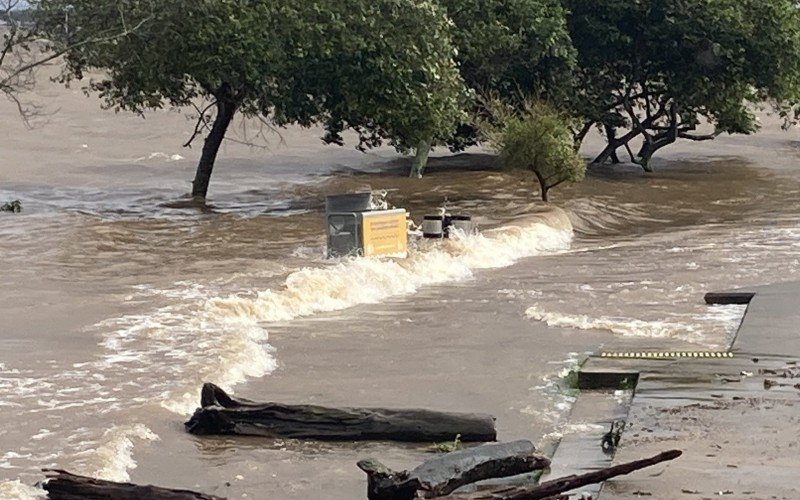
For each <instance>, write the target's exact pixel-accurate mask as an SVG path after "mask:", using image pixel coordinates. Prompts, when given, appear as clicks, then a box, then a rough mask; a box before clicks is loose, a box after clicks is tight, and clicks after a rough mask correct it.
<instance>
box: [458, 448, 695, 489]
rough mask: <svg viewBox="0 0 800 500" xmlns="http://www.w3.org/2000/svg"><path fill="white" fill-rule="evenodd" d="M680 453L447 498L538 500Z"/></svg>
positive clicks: (676, 455)
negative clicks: (535, 483)
mask: <svg viewBox="0 0 800 500" xmlns="http://www.w3.org/2000/svg"><path fill="white" fill-rule="evenodd" d="M682 453H683V452H681V451H680V450H670V451H665V452H663V453H659V454H658V455H655V456H653V457H650V458H645V459H643V460H635V461H633V462H627V463H624V464H619V465H615V466H613V467H608V468H606V469H600V470H597V471H594V472H588V473H586V474H580V475H573V476H567V477H562V478H559V479H554V480H552V481H547V482H544V483H542V484H539V485H537V486H512V487H505V488H495V489H491V490H484V491H477V492H475V493H464V494H457V495H452V496H450V497H448V498H451V499H453V500H541V499H544V498H551V497H553V496H556V495H560V494H561V493H564V492H567V491H572V490H574V489H576V488H580V487H581V486H586V485H587V484H595V483H600V482H603V481H607V480H609V479H611V478H614V477H617V476H622V475H625V474H630V473H631V472H634V471H637V470H639V469H644V468H645V467H650V466H652V465H656V464H660V463H661V462H666V461H668V460H674V459H676V458H678V457H679V456H681V454H682Z"/></svg>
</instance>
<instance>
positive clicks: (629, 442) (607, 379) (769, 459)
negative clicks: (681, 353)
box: [554, 283, 800, 500]
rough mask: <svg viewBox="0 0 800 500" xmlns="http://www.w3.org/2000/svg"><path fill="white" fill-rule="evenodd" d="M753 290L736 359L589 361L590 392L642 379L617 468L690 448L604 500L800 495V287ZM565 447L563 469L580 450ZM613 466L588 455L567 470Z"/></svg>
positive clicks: (616, 483) (626, 481) (607, 487)
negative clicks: (565, 459) (662, 453)
mask: <svg viewBox="0 0 800 500" xmlns="http://www.w3.org/2000/svg"><path fill="white" fill-rule="evenodd" d="M749 291H752V292H755V295H754V296H753V298H752V299H751V300H750V303H749V305H748V308H747V312H746V314H745V316H744V319H743V321H742V324H741V326H740V327H739V330H738V333H737V335H736V338H735V340H734V343H733V346H732V348H731V353H732V354H733V356H732V357H702V358H700V357H687V358H685V357H678V358H663V359H609V358H601V357H593V358H590V359H589V360H588V361H587V362H586V364H584V366H583V367H582V369H581V382H582V383H583V384H584V385H586V386H590V385H594V386H595V387H599V388H603V387H609V388H610V387H613V386H615V385H618V384H619V383H620V381H622V380H626V381H627V382H630V380H634V381H635V382H636V388H635V395H634V397H633V400H632V403H631V407H630V411H629V414H628V423H627V427H626V429H625V432H624V434H623V437H622V441H621V443H620V447H619V448H618V449H617V451H616V454H615V456H614V458H613V460H611V459H609V461H608V462H613V463H614V464H618V463H622V462H627V461H630V460H636V459H640V458H644V457H648V456H651V455H655V454H657V453H659V452H662V451H665V450H669V449H675V448H677V449H681V450H683V452H684V454H683V456H682V457H680V458H678V459H677V460H675V461H673V462H668V463H665V464H662V465H659V466H655V467H652V468H650V469H646V470H643V471H639V472H636V473H633V474H631V475H629V476H623V477H620V478H617V479H616V480H612V481H608V482H607V483H605V484H604V485H603V486H602V488H601V489H600V493H599V497H600V498H602V499H603V500H605V499H610V498H620V499H629V498H663V499H687V500H691V499H712V498H726V499H734V498H736V499H741V498H747V499H798V498H800V480H799V479H798V476H800V366H798V363H800V283H791V284H781V285H774V286H766V287H760V288H756V289H753V290H749ZM637 377H638V381H637ZM589 394H591V393H589ZM589 394H587V397H595V396H590V395H589ZM579 402H580V398H579ZM602 418H605V417H601V418H600V419H599V420H602ZM587 439H588V440H590V441H594V442H596V445H595V446H596V447H597V448H599V442H597V441H595V439H596V436H588V437H587V436H584V443H583V445H582V446H583V447H585V442H586V441H587ZM572 441H573V442H574V441H580V438H579V437H577V438H576V437H573V438H572ZM565 445H566V448H564V449H561V447H559V450H557V452H556V456H554V463H555V464H557V463H558V461H559V455H560V456H561V457H566V458H567V459H569V457H570V456H572V455H575V454H576V453H575V452H576V451H578V450H579V449H580V447H578V448H576V449H575V450H570V448H571V447H572V448H575V444H574V443H573V444H570V442H569V441H568V442H566V443H565ZM590 455H591V454H590ZM595 455H596V453H595ZM608 462H606V463H599V464H598V463H597V460H596V459H595V458H589V459H588V460H587V461H586V463H584V464H583V465H582V466H581V465H577V464H576V465H575V466H574V467H572V468H571V470H565V471H560V472H564V473H578V472H585V471H586V470H587V469H592V468H597V467H599V466H607V465H608ZM559 475H562V474H559ZM593 493H595V498H597V492H596V491H594V492H593Z"/></svg>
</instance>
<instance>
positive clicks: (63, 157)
mask: <svg viewBox="0 0 800 500" xmlns="http://www.w3.org/2000/svg"><path fill="white" fill-rule="evenodd" d="M39 99H41V100H43V101H45V102H47V103H49V104H50V105H51V106H52V107H53V108H60V110H59V112H58V113H55V114H53V115H52V116H50V117H49V118H48V120H49V123H48V124H46V125H45V126H43V127H42V128H40V129H37V130H32V131H31V130H26V129H25V128H24V127H23V126H22V125H21V124H20V123H18V122H16V121H15V120H14V119H13V109H12V108H11V107H10V106H8V105H5V104H4V105H3V107H2V108H0V112H2V113H3V116H6V117H12V119H8V118H7V119H6V120H4V123H3V125H2V128H3V132H4V137H6V138H7V139H6V140H5V141H4V143H3V144H2V145H0V151H2V155H0V158H2V160H0V201H6V200H10V199H16V198H19V199H20V200H22V203H23V207H24V211H23V212H22V213H21V214H17V215H9V214H0V242H1V243H0V246H1V247H2V249H3V259H2V260H0V318H2V321H1V322H0V419H2V421H3V422H7V423H8V425H5V426H3V428H2V429H0V480H2V481H5V482H3V483H2V484H0V497H3V498H6V497H10V498H13V497H15V496H22V495H23V494H27V493H24V492H28V493H30V490H28V489H26V488H23V487H22V486H21V484H33V483H35V482H36V481H37V480H39V479H41V474H40V473H39V472H38V471H39V469H40V468H42V467H63V468H66V469H68V470H71V471H74V472H78V473H83V474H90V475H98V476H101V477H104V478H108V479H113V480H127V479H132V480H134V481H136V482H144V483H151V482H152V483H159V484H163V485H169V486H175V487H189V488H196V489H200V490H203V491H206V492H208V493H215V494H220V495H226V496H229V497H231V498H298V499H299V498H330V499H352V498H363V492H364V489H365V481H364V477H363V473H361V472H360V471H359V470H358V469H357V468H356V467H355V462H356V460H358V459H359V458H363V457H365V456H368V455H374V456H376V457H379V458H381V459H382V460H383V461H385V462H386V463H387V464H388V465H390V466H393V467H397V468H401V467H407V466H409V465H412V464H414V463H415V462H417V461H419V460H421V459H423V458H424V457H425V456H426V453H427V451H426V450H425V446H424V445H420V446H409V445H399V446H398V445H394V444H387V443H370V444H357V445H353V444H331V443H315V442H305V443H299V442H291V441H268V440H256V439H236V440H231V439H226V438H203V439H198V438H195V437H193V436H190V435H188V434H186V433H185V432H184V431H183V428H182V422H183V421H184V420H185V419H186V418H187V417H188V415H189V414H191V412H192V410H193V409H194V407H195V406H196V404H197V402H198V400H199V388H200V384H201V383H202V382H204V381H212V382H216V383H218V384H220V385H222V386H224V387H226V388H228V389H232V390H235V392H236V393H237V394H241V395H242V396H244V397H249V398H251V399H264V400H268V399H271V400H277V401H283V402H298V403H299V402H313V403H319V404H332V405H364V406H392V407H428V408H434V409H441V410H451V411H479V412H488V413H491V414H493V415H495V416H497V423H498V429H499V432H500V439H503V440H506V439H514V438H529V439H532V440H533V441H534V442H537V443H538V444H540V445H544V444H547V441H548V439H550V438H551V437H552V436H557V435H558V433H559V432H568V429H564V428H563V425H564V420H565V416H566V414H567V412H568V409H569V402H570V400H569V397H568V396H567V395H565V394H563V392H561V391H559V390H558V388H557V387H556V385H557V384H556V381H557V379H558V376H559V374H560V373H562V372H563V371H564V370H565V369H568V368H569V367H570V366H572V365H573V364H574V363H575V361H576V360H577V359H579V358H580V357H581V356H584V355H585V354H586V353H588V352H592V351H595V350H597V349H600V348H601V347H602V345H603V344H604V343H605V342H608V341H610V340H611V339H613V340H615V343H618V342H616V340H618V339H619V338H623V339H625V341H626V342H630V345H631V346H635V347H636V348H643V347H654V348H658V347H664V346H682V347H685V346H687V345H691V346H692V347H693V348H697V349H703V348H719V347H724V346H726V345H727V343H728V341H729V338H730V334H731V332H732V331H733V328H734V327H735V325H736V322H737V320H738V318H739V317H740V315H741V312H742V311H741V308H737V307H736V306H734V307H719V308H708V307H706V306H705V305H704V304H703V303H702V294H703V293H704V292H705V291H708V290H719V289H727V288H734V287H738V286H747V285H752V284H760V283H769V282H776V281H788V280H795V279H797V274H798V270H799V269H800V265H798V258H799V257H800V225H798V222H797V221H798V216H799V215H800V208H798V207H799V206H800V205H798V201H800V178H798V175H797V174H796V173H795V172H794V171H793V167H794V164H795V163H796V159H797V156H798V153H799V152H800V150H798V146H797V144H798V142H797V141H796V139H797V135H796V132H782V131H780V130H779V128H778V127H777V125H776V124H774V123H771V122H767V125H766V126H765V130H764V132H763V133H762V134H759V135H756V136H753V137H720V138H719V139H718V140H717V141H715V142H714V143H705V144H688V145H680V146H676V147H675V148H674V149H673V150H672V151H668V152H666V153H665V156H664V157H663V158H662V159H660V160H659V161H658V162H656V164H655V167H656V169H657V171H656V173H654V174H644V173H642V172H641V171H638V170H636V169H634V168H631V167H619V168H613V169H612V168H605V169H599V170H596V171H593V172H592V173H590V175H589V176H588V178H587V180H586V181H585V182H584V183H582V184H580V185H577V186H573V187H569V188H567V189H560V190H557V191H555V192H554V193H552V194H553V199H554V200H555V202H554V203H553V205H554V206H551V207H546V206H544V205H542V204H541V203H538V202H536V198H535V196H534V195H533V193H532V191H533V189H534V186H533V180H532V179H531V178H530V175H526V174H525V173H518V172H510V173H509V172H497V171H495V170H493V169H492V167H493V159H492V157H491V156H489V155H486V154H481V153H479V152H470V154H467V155H458V156H455V157H449V158H439V159H435V160H434V161H433V162H432V168H431V171H430V173H429V174H428V175H427V176H426V177H425V178H424V179H423V180H421V181H418V180H409V179H407V178H405V177H404V176H403V175H402V172H403V169H404V168H406V167H407V163H406V162H405V161H403V160H399V159H398V158H397V157H396V155H395V154H394V153H393V152H392V151H390V150H378V151H373V152H371V153H369V154H366V155H364V154H361V153H358V152H356V151H354V150H351V149H346V148H345V149H342V148H335V147H333V148H332V147H323V146H322V145H321V144H320V142H319V141H318V139H317V137H318V134H317V133H316V132H315V131H307V130H294V129H293V130H288V131H285V132H283V137H282V141H281V140H279V139H277V138H275V140H273V142H272V144H271V147H270V150H268V151H267V150H262V149H251V148H247V147H244V146H241V145H238V144H235V143H231V144H229V145H227V146H226V149H225V151H223V152H222V154H221V159H220V161H219V164H218V167H217V170H216V173H215V176H214V178H213V179H212V186H211V197H210V203H211V209H210V210H207V211H204V212H198V211H197V210H195V209H192V208H187V207H186V204H185V203H184V202H183V199H182V195H183V194H184V193H185V192H186V191H188V189H189V183H188V181H189V180H190V179H191V178H192V175H193V169H194V161H195V160H196V157H197V154H198V151H197V148H195V149H194V150H184V149H181V148H180V143H181V142H182V140H183V139H185V137H184V135H182V134H181V131H182V130H183V131H189V130H190V129H191V122H189V121H187V120H186V119H185V117H184V116H183V115H182V114H181V113H174V112H163V113H158V114H153V115H149V116H148V117H147V119H146V120H142V119H141V118H138V117H133V116H127V115H114V114H113V113H111V112H104V111H101V110H99V109H97V103H96V102H95V101H94V100H87V99H85V98H83V97H82V96H81V95H80V93H79V92H77V91H76V92H73V91H63V90H59V89H56V88H55V87H54V88H51V89H48V90H47V92H46V93H45V94H43V95H42V96H40V97H39ZM238 134H239V135H238V137H240V138H241V137H242V130H241V129H239V131H238ZM592 147H596V144H595V145H592V144H589V145H588V146H587V148H589V149H587V152H588V151H589V150H590V149H591V148H592ZM364 187H369V188H374V189H387V190H389V199H390V201H391V202H392V203H393V204H395V205H397V206H401V207H406V208H408V209H409V210H410V211H411V213H412V215H413V216H414V218H415V219H416V220H417V221H419V220H420V219H421V217H422V216H423V215H424V214H425V213H426V212H431V211H435V210H436V208H437V207H438V206H440V205H441V203H442V202H443V201H444V199H445V198H446V199H447V200H448V203H449V205H450V206H451V208H452V209H453V210H457V211H460V212H466V213H469V214H471V215H473V217H474V218H475V220H476V221H477V222H478V224H479V226H480V228H481V233H480V234H479V235H477V236H472V237H468V238H466V239H459V240H453V241H448V242H446V243H445V244H430V243H425V244H423V245H422V246H420V247H419V248H417V249H416V250H415V252H414V253H413V256H412V257H411V258H409V259H405V260H382V261H381V260H370V259H361V260H349V259H341V260H334V261H326V260H325V259H324V258H323V255H324V237H323V235H322V230H323V221H322V216H323V213H322V212H323V206H324V197H325V195H326V194H332V193H339V192H347V191H353V190H356V189H360V188H364Z"/></svg>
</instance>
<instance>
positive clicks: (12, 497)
mask: <svg viewBox="0 0 800 500" xmlns="http://www.w3.org/2000/svg"><path fill="white" fill-rule="evenodd" d="M0 498H2V499H3V500H37V499H40V498H47V493H46V492H45V491H44V490H43V489H41V488H35V487H33V486H28V485H27V484H25V483H23V482H21V481H19V480H15V481H0Z"/></svg>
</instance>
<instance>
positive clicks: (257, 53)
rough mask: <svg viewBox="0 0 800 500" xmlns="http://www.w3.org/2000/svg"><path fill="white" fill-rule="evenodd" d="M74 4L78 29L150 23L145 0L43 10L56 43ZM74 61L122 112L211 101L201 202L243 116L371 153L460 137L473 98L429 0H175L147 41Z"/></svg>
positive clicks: (72, 73)
mask: <svg viewBox="0 0 800 500" xmlns="http://www.w3.org/2000/svg"><path fill="white" fill-rule="evenodd" d="M67 6H71V7H70V9H71V12H72V14H71V16H70V18H71V20H72V21H71V22H72V23H73V26H76V27H77V29H79V30H83V29H95V28H96V27H97V26H103V25H105V24H106V23H108V22H123V23H124V22H126V19H136V18H138V17H141V16H142V15H143V13H144V12H143V7H144V2H142V1H138V0H131V1H128V2H124V3H119V2H114V4H113V5H108V6H105V5H100V6H98V4H97V2H95V0H41V11H42V13H43V15H49V19H50V21H51V22H50V32H51V33H52V34H53V36H54V37H56V39H59V37H60V35H59V34H61V33H63V32H64V27H63V25H62V23H61V21H60V18H59V13H60V12H62V11H63V9H64V8H66V7H67ZM120 14H121V15H120ZM115 15H118V16H119V17H120V18H121V20H119V19H116V18H115V17H114V16H115ZM64 43H65V44H69V37H67V38H66V40H64ZM67 62H68V73H67V77H68V78H81V77H83V76H84V74H85V72H86V71H88V70H92V69H99V70H102V71H105V72H106V74H107V78H101V79H100V80H93V81H91V82H90V84H89V88H90V89H91V90H94V91H97V92H99V93H100V95H101V96H102V97H103V98H104V99H105V101H106V102H107V104H108V105H110V106H114V107H116V108H117V109H126V110H131V111H135V112H141V111H143V110H145V109H148V108H160V107H162V106H165V105H171V106H178V107H180V106H192V105H196V103H197V102H199V101H200V100H202V99H208V100H210V102H211V104H210V106H208V107H207V108H205V109H203V110H201V112H200V113H199V114H200V117H201V119H200V121H199V122H198V128H197V129H196V131H195V136H196V135H198V134H201V133H204V132H205V131H206V130H207V135H206V138H205V142H204V145H203V151H202V155H201V158H200V162H199V164H198V168H197V173H196V175H195V179H194V182H193V187H192V196H193V197H194V198H195V199H200V200H204V199H205V197H206V195H207V192H208V185H209V181H210V178H211V173H212V171H213V167H214V163H215V160H216V156H217V153H218V151H219V148H220V145H221V143H222V141H223V139H224V137H225V134H226V132H227V130H228V127H229V125H230V123H231V121H232V119H233V117H234V116H235V115H236V114H237V113H241V114H243V115H245V116H255V117H259V118H261V119H262V120H265V121H268V122H269V123H270V124H274V125H286V124H290V123H299V124H301V125H311V124H314V123H321V124H323V125H324V126H325V127H326V129H327V134H326V137H325V139H326V140H327V141H329V142H339V143H340V142H341V136H340V134H341V132H342V131H343V130H345V129H348V128H350V129H354V130H355V131H356V132H358V134H359V139H360V143H359V145H360V146H361V147H367V146H372V145H376V144H379V143H380V142H381V141H382V140H384V139H387V140H389V141H390V143H391V144H392V145H393V146H395V147H397V148H398V149H399V150H407V149H409V148H412V147H414V145H416V144H417V143H418V142H419V140H421V139H422V138H433V140H440V139H442V138H446V137H449V136H450V135H452V130H453V129H454V127H455V125H456V124H457V123H458V121H459V120H460V117H461V114H462V112H463V107H464V106H463V102H462V101H463V99H464V98H465V88H464V86H463V83H462V81H461V79H460V77H459V75H458V72H457V69H456V67H455V64H454V62H453V49H452V44H451V42H450V38H449V25H448V22H447V20H446V18H445V17H444V15H443V14H442V12H440V11H439V10H438V8H436V7H435V6H433V5H431V4H430V3H429V2H427V1H424V0H373V1H370V0H353V1H348V2H339V1H336V0H320V1H316V2H295V1H292V0H173V1H170V2H162V4H161V5H160V7H159V9H158V10H157V12H156V13H155V16H154V19H153V20H152V21H151V22H149V23H148V24H147V25H146V26H145V27H143V29H142V30H140V31H139V32H138V33H137V36H135V37H128V38H125V39H123V40H115V41H113V42H111V43H107V44H101V45H97V44H93V45H88V46H81V47H78V48H76V49H75V50H70V51H68V52H67ZM211 115H213V118H211ZM193 138H194V136H193Z"/></svg>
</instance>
